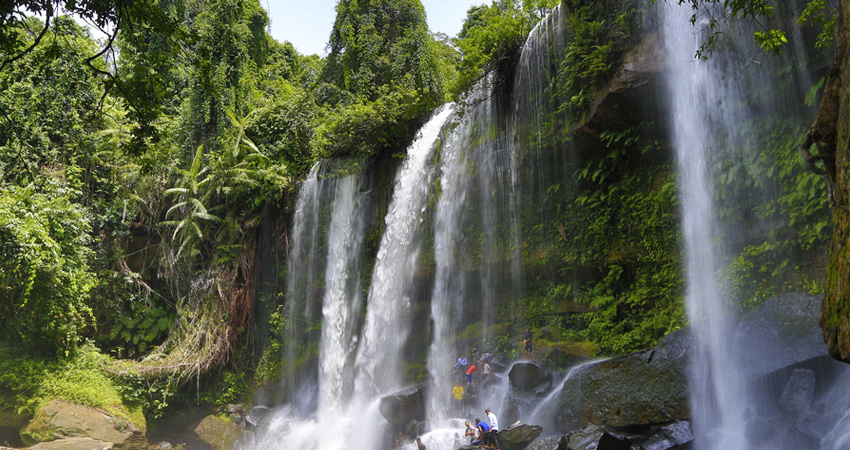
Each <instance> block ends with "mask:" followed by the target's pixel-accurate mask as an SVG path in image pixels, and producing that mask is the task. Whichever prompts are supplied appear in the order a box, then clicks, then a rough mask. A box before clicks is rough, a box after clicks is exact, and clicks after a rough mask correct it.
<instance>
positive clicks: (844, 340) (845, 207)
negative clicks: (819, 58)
mask: <svg viewBox="0 0 850 450" xmlns="http://www.w3.org/2000/svg"><path fill="white" fill-rule="evenodd" d="M837 20H838V23H837V27H836V28H837V32H836V37H835V48H836V55H835V62H834V63H833V67H832V70H830V76H829V80H828V81H827V87H826V88H825V89H824V99H823V101H822V104H821V108H820V111H819V112H818V119H817V120H816V121H815V125H818V123H819V122H821V119H822V116H824V117H827V116H832V117H833V119H831V120H834V127H835V134H834V135H835V142H834V145H833V149H834V157H835V187H834V191H833V192H832V197H833V198H832V200H833V201H832V222H833V236H832V244H831V245H830V252H829V263H828V265H827V288H826V298H825V299H824V302H823V309H822V311H821V317H820V326H821V330H822V331H823V337H824V341H825V342H826V345H827V347H828V349H829V353H830V355H831V356H832V357H833V358H835V359H838V360H841V361H844V362H848V363H850V58H849V57H848V56H847V55H848V53H850V49H848V39H847V37H848V32H850V0H841V4H840V7H839V12H838V19H837ZM830 84H831V86H830ZM829 103H831V105H830V104H829ZM814 127H815V126H813V128H814Z"/></svg>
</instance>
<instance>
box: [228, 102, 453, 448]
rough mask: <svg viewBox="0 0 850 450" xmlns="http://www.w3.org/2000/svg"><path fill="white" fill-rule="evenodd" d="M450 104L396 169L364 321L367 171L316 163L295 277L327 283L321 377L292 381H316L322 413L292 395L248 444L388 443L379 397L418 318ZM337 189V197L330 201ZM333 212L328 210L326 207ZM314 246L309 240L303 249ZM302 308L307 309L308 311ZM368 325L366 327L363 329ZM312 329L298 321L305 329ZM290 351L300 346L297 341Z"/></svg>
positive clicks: (396, 377) (301, 211)
mask: <svg viewBox="0 0 850 450" xmlns="http://www.w3.org/2000/svg"><path fill="white" fill-rule="evenodd" d="M451 113H452V107H451V106H446V107H443V108H441V109H440V110H439V111H437V112H436V113H434V115H433V117H432V118H431V120H430V121H429V122H428V124H426V125H425V126H424V127H423V128H422V130H420V133H419V135H418V136H417V138H416V140H415V141H414V143H413V144H412V145H411V147H410V148H409V155H408V158H407V160H406V161H405V163H404V166H403V167H402V168H401V170H400V171H399V173H398V176H397V179H396V189H395V192H394V195H393V200H392V203H391V205H390V207H389V212H388V214H387V219H386V220H387V225H386V232H385V234H384V236H383V239H382V241H381V246H380V249H379V251H378V258H377V262H376V267H375V270H374V272H373V280H372V285H371V289H370V295H369V305H368V307H367V308H366V319H365V324H361V322H360V321H359V318H360V312H361V310H362V302H361V301H360V291H361V286H360V283H359V281H358V280H359V275H360V264H361V262H362V253H363V248H362V247H363V241H364V235H365V228H366V222H367V220H366V214H367V213H368V211H369V207H368V204H366V203H365V202H366V199H365V197H366V193H364V192H363V191H364V190H365V186H364V182H363V175H362V174H353V175H349V176H347V177H344V178H342V179H334V178H332V177H321V178H320V176H319V172H320V171H319V169H318V167H317V168H314V169H313V171H312V172H311V175H310V176H309V177H308V178H307V180H306V181H305V183H304V185H303V186H302V190H301V193H300V194H299V199H298V205H297V206H296V216H295V223H294V226H293V235H294V236H295V243H294V244H293V252H292V253H291V256H290V261H289V264H290V275H289V278H288V281H289V282H290V283H291V284H290V286H304V285H305V284H306V285H307V286H309V287H310V288H313V289H315V288H316V286H319V285H320V286H323V287H324V292H323V295H322V299H323V301H322V315H323V318H322V319H321V338H320V342H321V345H320V348H319V350H320V351H319V362H318V370H317V374H316V378H317V380H316V381H314V382H313V381H310V377H301V378H297V379H295V380H294V381H292V382H291V383H290V384H292V385H293V387H292V388H291V389H293V390H292V391H290V392H292V394H291V395H290V398H291V399H296V398H298V394H297V392H299V391H303V390H309V391H312V390H317V391H318V394H317V397H318V401H317V403H318V404H317V406H316V408H317V409H316V411H315V414H310V413H305V408H302V407H301V405H299V404H295V403H294V402H293V403H290V404H287V405H284V406H283V407H281V408H278V409H277V410H276V411H275V412H274V413H273V416H272V417H271V418H270V419H269V420H268V421H266V423H265V424H264V428H263V430H262V432H261V433H258V435H257V437H256V438H255V439H253V440H251V441H250V442H245V443H243V444H242V448H243V449H294V448H298V449H328V450H335V449H342V448H346V449H348V448H355V449H364V450H366V449H375V448H379V447H380V446H381V444H380V440H381V439H382V437H383V434H382V432H381V428H382V427H381V425H380V421H379V418H381V416H380V413H379V412H378V405H377V400H378V399H379V398H380V397H379V396H380V395H381V394H386V393H388V392H389V391H390V390H392V389H396V388H398V387H399V386H400V379H401V375H400V370H401V367H402V366H403V364H402V363H403V361H404V355H403V345H404V340H405V335H404V332H405V331H406V329H407V327H406V325H405V326H403V327H400V326H399V324H407V322H408V321H409V320H410V318H409V317H408V316H409V314H410V311H409V310H410V303H409V302H410V300H409V298H408V297H409V296H410V295H411V294H410V292H408V291H409V290H410V289H411V283H412V280H413V279H414V277H415V275H416V271H417V270H418V268H419V266H418V255H419V249H420V247H421V243H422V235H421V227H422V222H423V219H422V215H423V214H424V213H425V209H426V206H427V196H428V193H429V190H430V188H429V186H430V184H431V182H430V181H431V178H432V177H433V170H432V169H431V168H430V161H431V158H432V156H433V154H434V150H435V142H436V140H437V138H438V135H439V132H440V129H441V127H442V126H443V124H444V123H445V121H446V120H447V118H448V117H449V116H450V115H451ZM329 198H330V199H332V201H331V204H330V205H327V204H326V202H327V199H329ZM325 209H328V210H329V211H327V212H325ZM328 213H329V214H330V218H329V219H327V218H323V217H322V216H323V214H328ZM324 223H327V224H328V225H327V236H326V237H323V236H319V235H317V234H316V233H318V231H317V230H321V229H323V228H325V227H324V225H323V224H324ZM301 239H304V241H301ZM323 243H324V244H323ZM308 247H309V248H310V250H306V251H305V250H302V249H305V248H308ZM319 248H323V249H325V250H326V251H327V252H328V253H327V255H326V256H324V257H323V258H321V259H322V260H324V261H325V266H324V271H323V272H321V273H322V277H323V279H324V283H316V281H317V280H318V279H319V275H318V271H319V269H318V265H319V264H317V263H316V261H315V259H316V256H315V255H316V254H317V253H320V252H318V249H319ZM299 258H304V259H303V260H302V259H299ZM289 292H290V293H292V295H293V297H290V298H289V300H290V307H291V310H292V312H291V315H292V316H293V317H294V318H296V320H297V321H301V320H304V321H305V322H307V323H308V324H311V323H313V322H310V320H314V319H315V317H314V316H313V315H312V314H313V312H314V311H315V310H314V307H315V305H314V301H315V298H314V294H313V293H311V294H310V295H307V294H306V291H303V290H302V291H298V290H295V289H294V288H291V289H290V291H289ZM299 308H303V310H304V311H307V312H304V313H302V312H301V311H300V310H299ZM361 325H362V326H361ZM361 328H362V329H363V331H362V336H361V337H359V338H358V334H357V333H358V330H360V329H361ZM306 329H307V327H306V326H302V327H301V328H299V330H301V331H300V332H304V330H306ZM389 330H393V332H389ZM297 337H300V336H297V335H296V338H297ZM293 341H294V342H296V343H300V342H303V341H302V340H300V339H293ZM358 344H359V347H358ZM302 351H303V349H302ZM355 352H356V355H355ZM288 353H289V354H296V352H295V351H294V350H290V351H288ZM300 356H301V357H303V354H302V355H300ZM288 364H291V365H297V364H298V361H296V359H295V358H291V359H289V361H288ZM305 378H306V380H305Z"/></svg>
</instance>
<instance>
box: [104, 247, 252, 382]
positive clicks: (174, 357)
mask: <svg viewBox="0 0 850 450" xmlns="http://www.w3.org/2000/svg"><path fill="white" fill-rule="evenodd" d="M248 242H249V243H248V244H246V246H245V248H244V249H243V250H242V252H241V254H240V256H239V264H238V268H232V267H227V266H216V267H213V268H211V269H209V270H207V271H206V272H205V273H203V274H201V275H198V276H196V278H195V279H194V280H193V281H192V284H191V286H190V288H189V294H188V295H187V296H185V297H184V298H183V299H182V300H181V301H180V303H179V304H178V306H177V310H178V311H177V316H178V317H177V320H176V321H175V323H174V324H173V325H172V329H171V331H170V333H169V337H168V339H166V341H165V342H164V343H163V344H162V345H160V346H159V347H158V348H157V349H156V350H154V351H153V352H151V353H150V354H149V355H148V356H146V357H145V358H143V359H142V360H140V361H128V360H124V361H118V362H116V363H115V364H114V365H113V366H112V367H111V372H113V373H114V374H116V375H119V376H121V375H125V374H128V373H133V374H136V375H139V376H142V377H164V378H166V379H168V381H169V383H178V384H179V383H183V382H186V381H188V380H189V379H191V378H192V377H199V376H200V375H202V374H204V373H207V372H209V371H210V370H212V369H215V368H216V367H221V366H222V365H224V364H225V363H227V362H228V361H229V360H230V359H231V358H232V357H233V356H234V352H235V349H236V348H237V347H238V345H239V343H240V339H241V338H242V336H243V334H244V333H245V332H246V331H247V330H248V329H250V327H251V326H252V325H253V320H254V306H255V303H256V295H257V280H258V276H257V275H258V271H257V252H256V249H257V245H256V239H248Z"/></svg>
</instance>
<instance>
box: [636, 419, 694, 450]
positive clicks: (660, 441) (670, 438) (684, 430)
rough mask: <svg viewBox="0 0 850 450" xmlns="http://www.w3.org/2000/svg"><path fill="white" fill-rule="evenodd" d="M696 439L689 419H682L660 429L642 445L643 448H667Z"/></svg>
mask: <svg viewBox="0 0 850 450" xmlns="http://www.w3.org/2000/svg"><path fill="white" fill-rule="evenodd" d="M692 440H694V435H693V434H692V433H691V425H690V423H688V422H687V421H684V420H680V421H678V422H674V423H672V424H670V425H667V426H665V427H662V428H660V429H658V431H657V432H656V433H655V434H654V435H652V436H650V437H649V438H648V439H647V440H646V441H645V442H644V443H643V444H642V445H641V448H642V449H643V450H667V449H669V448H673V447H675V446H677V445H684V444H687V443H688V442H690V441H692Z"/></svg>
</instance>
